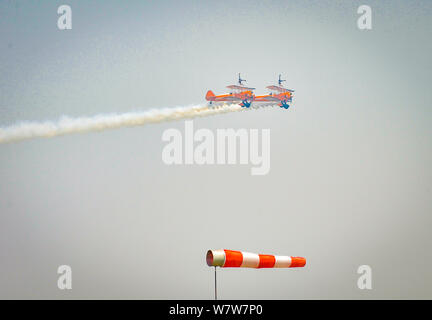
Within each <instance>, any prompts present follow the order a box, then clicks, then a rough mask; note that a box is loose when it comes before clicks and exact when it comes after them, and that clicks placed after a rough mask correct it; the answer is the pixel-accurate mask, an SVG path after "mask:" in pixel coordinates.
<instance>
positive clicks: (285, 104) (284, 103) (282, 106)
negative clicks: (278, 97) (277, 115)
mask: <svg viewBox="0 0 432 320" xmlns="http://www.w3.org/2000/svg"><path fill="white" fill-rule="evenodd" d="M279 107H281V108H285V109H288V108H289V104H287V101H286V100H284V101H281V104H280V106H279Z"/></svg>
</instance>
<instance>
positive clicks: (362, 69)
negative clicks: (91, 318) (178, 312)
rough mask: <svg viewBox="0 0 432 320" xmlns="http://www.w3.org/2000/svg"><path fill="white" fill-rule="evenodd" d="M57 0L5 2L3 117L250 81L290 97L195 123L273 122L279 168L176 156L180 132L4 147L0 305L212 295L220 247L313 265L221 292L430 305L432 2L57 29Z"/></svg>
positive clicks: (208, 14) (95, 108)
mask: <svg viewBox="0 0 432 320" xmlns="http://www.w3.org/2000/svg"><path fill="white" fill-rule="evenodd" d="M61 4H64V2H63V1H18V0H14V1H12V0H4V1H1V2H0V39H1V41H0V125H1V126H7V125H11V124H14V123H16V122H19V121H22V120H38V121H42V120H55V119H58V118H59V117H61V116H62V115H69V116H84V115H85V116H87V115H89V116H91V115H94V114H100V113H111V112H119V113H121V112H128V111H138V110H145V109H149V108H162V107H170V106H184V105H189V104H196V103H204V102H205V101H204V96H205V93H206V91H207V90H208V89H212V90H213V91H214V92H215V93H216V94H218V93H224V90H225V89H224V87H225V86H226V85H229V84H232V83H233V82H234V81H235V80H236V77H237V74H238V72H241V73H242V77H243V78H245V79H247V83H246V84H247V85H250V86H253V87H255V88H257V92H256V93H258V94H263V93H265V90H264V88H265V86H267V85H269V84H274V83H275V81H276V80H277V76H278V74H279V73H281V74H282V75H283V77H284V79H287V82H286V86H287V87H290V88H292V89H295V90H296V91H295V95H294V104H293V106H292V108H290V109H289V110H282V109H278V108H273V109H269V110H259V111H252V112H245V113H243V112H242V113H232V114H225V115H218V116H214V117H208V118H199V119H196V120H195V121H194V126H195V128H208V129H210V130H212V131H213V132H215V130H217V129H220V128H234V129H239V128H246V129H248V130H249V129H270V132H271V169H270V172H269V174H268V175H266V176H251V175H250V167H251V166H250V165H229V166H228V165H226V166H224V165H205V166H198V165H189V166H186V165H179V166H167V165H165V164H164V163H163V161H162V156H161V155H162V149H163V147H164V146H165V144H166V143H164V142H163V141H162V140H161V137H162V133H163V132H164V130H166V129H169V128H177V129H179V130H181V131H183V130H184V122H183V121H178V122H172V123H163V124H155V125H149V126H145V127H138V128H125V129H118V130H113V131H105V132H101V133H88V134H78V135H70V136H64V137H58V138H53V139H39V140H30V141H25V142H20V143H14V144H6V145H0V270H1V272H0V298H71V299H79V298H80V299H86V298H101V299H104V298H132V299H183V298H190V299H211V298H213V270H212V269H211V268H209V267H208V266H207V265H206V262H205V254H206V251H207V250H208V249H219V248H226V249H233V250H243V251H250V252H256V253H269V254H280V255H293V256H303V257H306V259H307V265H306V267H305V268H299V269H280V270H274V269H270V270H249V269H223V270H220V272H219V277H218V283H219V298H221V299H223V298H226V299H249V298H250V299H303V298H307V299H318V298H321V299H333V298H343V299H379V298H386V299H389V298H428V299H431V298H432V275H431V271H430V270H431V268H432V257H431V255H430V248H431V244H432V236H431V234H430V226H431V224H432V216H431V209H432V200H431V199H432V182H431V181H432V180H431V179H432V167H431V165H430V164H431V162H432V151H431V145H432V144H431V143H432V111H431V101H432V91H431V89H430V85H431V82H430V75H431V72H432V63H431V58H430V57H431V56H432V42H431V31H432V20H431V18H430V17H431V14H432V2H430V1H364V2H359V1H300V0H299V1H265V2H264V1H233V0H231V1H181V2H180V1H157V2H156V1H101V0H100V1H68V2H67V4H68V5H70V6H71V8H72V21H73V23H72V30H64V31H60V30H58V28H57V19H58V17H59V15H58V14H57V8H58V6H60V5H61ZM360 4H368V5H370V6H371V8H372V19H373V20H372V30H368V31H365V30H363V31H361V30H359V29H358V28H357V19H358V17H359V15H358V14H357V8H358V6H359V5H360ZM63 264H66V265H70V266H71V267H72V272H73V289H72V290H70V291H68V290H65V291H61V290H59V289H58V288H57V278H58V274H57V267H58V266H60V265H63ZM364 264H366V265H369V266H371V268H372V272H373V289H372V290H359V289H358V288H357V279H358V277H359V275H358V274H357V268H358V266H360V265H364Z"/></svg>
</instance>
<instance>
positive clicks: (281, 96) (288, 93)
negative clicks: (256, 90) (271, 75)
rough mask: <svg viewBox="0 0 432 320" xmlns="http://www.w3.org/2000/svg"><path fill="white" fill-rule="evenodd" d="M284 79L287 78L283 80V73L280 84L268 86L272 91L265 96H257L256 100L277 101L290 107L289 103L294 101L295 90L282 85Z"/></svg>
mask: <svg viewBox="0 0 432 320" xmlns="http://www.w3.org/2000/svg"><path fill="white" fill-rule="evenodd" d="M284 81H286V80H282V79H281V75H279V80H278V85H277V86H268V87H266V88H267V89H269V90H270V93H269V94H268V95H264V96H256V97H255V99H254V102H258V103H268V104H274V103H277V104H278V105H279V107H281V108H285V109H288V108H289V104H288V103H290V102H292V96H293V95H292V94H293V92H294V90H291V89H287V88H284V86H283V85H282V82H284Z"/></svg>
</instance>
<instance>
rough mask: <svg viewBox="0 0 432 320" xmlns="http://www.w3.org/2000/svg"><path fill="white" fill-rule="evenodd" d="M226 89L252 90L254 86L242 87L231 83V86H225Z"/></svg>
mask: <svg viewBox="0 0 432 320" xmlns="http://www.w3.org/2000/svg"><path fill="white" fill-rule="evenodd" d="M227 88H228V89H235V90H241V91H252V90H255V88H248V87H243V86H238V85H235V84H233V85H231V86H227Z"/></svg>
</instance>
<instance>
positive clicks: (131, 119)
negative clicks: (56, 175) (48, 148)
mask: <svg viewBox="0 0 432 320" xmlns="http://www.w3.org/2000/svg"><path fill="white" fill-rule="evenodd" d="M253 108H254V109H256V107H253ZM248 109H249V108H242V107H240V106H239V105H238V104H230V105H222V106H216V107H209V106H207V105H197V106H189V107H177V108H164V109H152V110H149V111H142V112H129V113H123V114H101V115H96V116H92V117H80V118H70V117H66V116H64V117H62V118H60V120H58V121H56V122H53V121H46V122H21V123H18V124H16V125H13V126H10V127H4V128H0V143H8V142H15V141H20V140H25V139H32V138H50V137H56V136H60V135H65V134H70V133H80V132H89V131H101V130H105V129H114V128H121V127H133V126H142V125H145V124H148V123H156V122H163V121H172V120H179V119H188V118H194V117H206V116H210V115H214V114H220V113H228V112H236V111H243V110H248Z"/></svg>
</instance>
